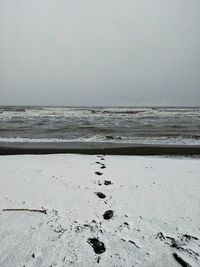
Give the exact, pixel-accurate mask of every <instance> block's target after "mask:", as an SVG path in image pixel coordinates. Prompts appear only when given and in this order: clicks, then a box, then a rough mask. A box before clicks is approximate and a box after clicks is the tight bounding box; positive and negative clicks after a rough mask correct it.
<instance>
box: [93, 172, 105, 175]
mask: <svg viewBox="0 0 200 267" xmlns="http://www.w3.org/2000/svg"><path fill="white" fill-rule="evenodd" d="M95 174H96V175H102V174H103V173H102V172H95Z"/></svg>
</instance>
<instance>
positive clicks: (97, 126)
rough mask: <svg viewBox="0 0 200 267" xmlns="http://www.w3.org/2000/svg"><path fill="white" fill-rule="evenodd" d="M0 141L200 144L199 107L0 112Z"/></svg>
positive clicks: (13, 109) (9, 109)
mask: <svg viewBox="0 0 200 267" xmlns="http://www.w3.org/2000/svg"><path fill="white" fill-rule="evenodd" d="M0 142H115V143H116V142H117V143H133V144H190V145H191V144H192V145H196V144H198V145H199V144H200V107H199V108H185V107H182V108H177V107H174V108H172V107H170V108H169V107H162V108H158V107H140V108H139V107H138V108H134V107H126V108H125V107H124V108H117V107H116V108H113V107H110V108H109V107H106V108H105V107H104V108H100V107H87V108H82V107H35V106H34V107H33V106H26V107H19V106H12V107H11V106H1V107H0Z"/></svg>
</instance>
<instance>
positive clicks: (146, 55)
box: [0, 0, 200, 106]
mask: <svg viewBox="0 0 200 267" xmlns="http://www.w3.org/2000/svg"><path fill="white" fill-rule="evenodd" d="M0 104H1V105H3V104H14V105H15V104H35V105H42V104H44V105H134V106H135V105H200V1H199V0H0Z"/></svg>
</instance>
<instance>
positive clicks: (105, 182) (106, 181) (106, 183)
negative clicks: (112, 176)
mask: <svg viewBox="0 0 200 267" xmlns="http://www.w3.org/2000/svg"><path fill="white" fill-rule="evenodd" d="M111 184H112V182H111V181H108V180H104V185H111Z"/></svg>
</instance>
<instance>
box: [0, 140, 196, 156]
mask: <svg viewBox="0 0 200 267" xmlns="http://www.w3.org/2000/svg"><path fill="white" fill-rule="evenodd" d="M59 153H73V154H90V155H96V154H104V155H200V146H197V145H195V146H191V145H133V144H116V143H81V142H76V143H73V142H68V143H31V142H29V143H0V155H18V154H59Z"/></svg>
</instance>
